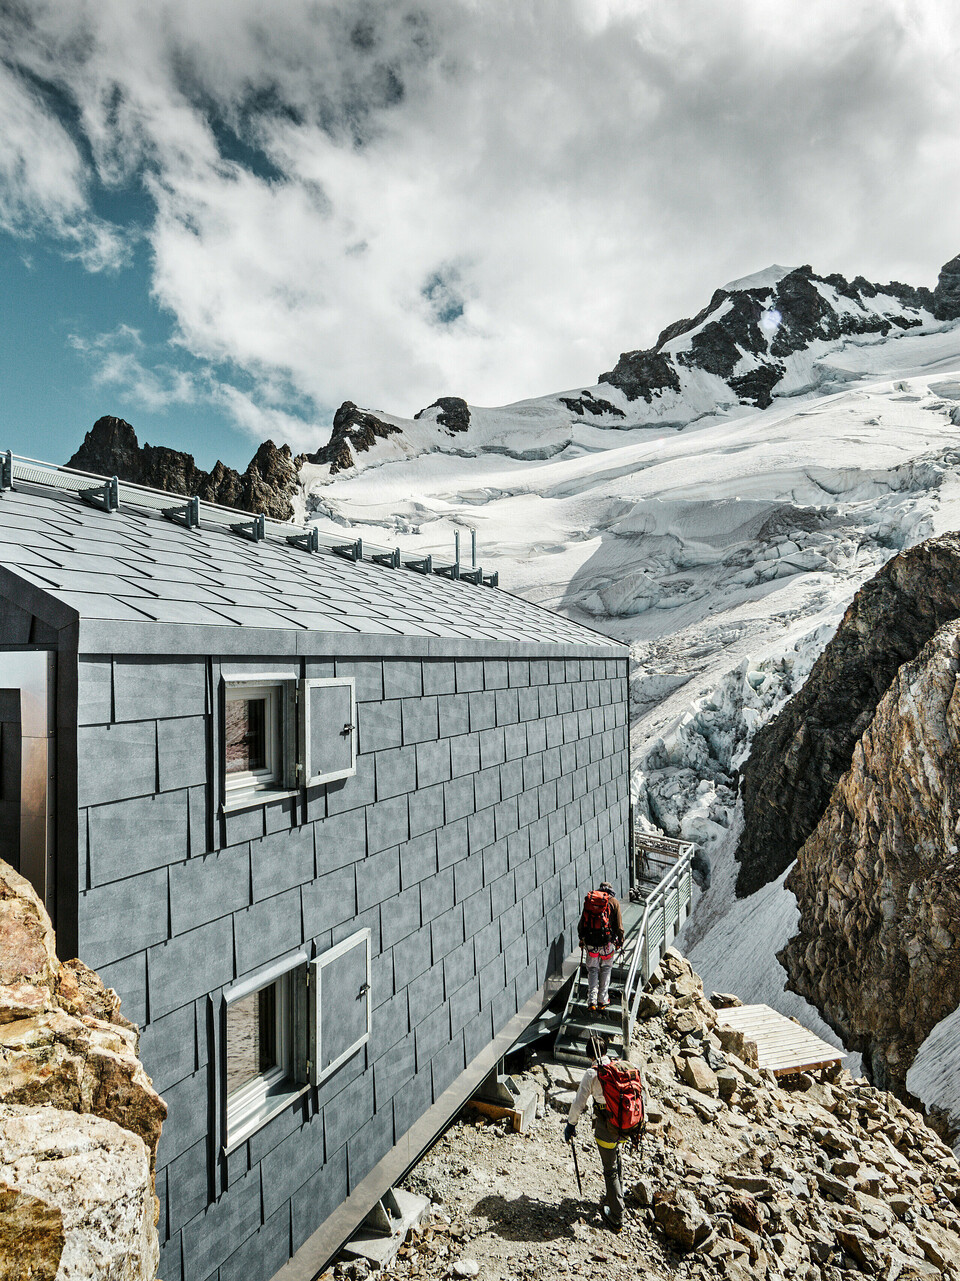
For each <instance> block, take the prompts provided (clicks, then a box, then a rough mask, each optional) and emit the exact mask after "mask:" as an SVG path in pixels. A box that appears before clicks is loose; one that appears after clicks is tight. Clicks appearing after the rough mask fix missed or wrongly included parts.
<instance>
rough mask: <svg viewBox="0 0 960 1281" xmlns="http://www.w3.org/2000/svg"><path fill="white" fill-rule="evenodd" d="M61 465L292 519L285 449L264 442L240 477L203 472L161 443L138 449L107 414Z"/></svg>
mask: <svg viewBox="0 0 960 1281" xmlns="http://www.w3.org/2000/svg"><path fill="white" fill-rule="evenodd" d="M67 466H68V467H75V468H77V469H78V470H79V471H89V472H93V473H95V474H96V475H98V476H118V477H119V478H120V480H126V481H129V482H130V483H131V484H135V485H146V486H148V487H149V488H151V489H160V490H163V491H165V492H168V493H172V494H183V495H184V496H186V497H193V496H197V497H199V498H202V499H203V500H204V501H205V502H210V503H219V504H221V505H222V506H224V507H237V508H239V509H240V510H241V511H249V512H263V513H264V515H266V516H271V517H273V518H274V519H275V520H290V519H291V518H292V517H293V504H292V502H291V501H290V500H291V498H292V497H293V495H294V494H296V493H297V491H298V489H299V478H298V475H297V467H296V464H295V462H294V459H293V458H292V456H291V453H290V446H289V445H281V446H279V447H278V446H277V445H275V444H274V443H273V441H272V440H267V441H264V443H263V444H262V445H260V447H259V448H258V449H257V452H256V454H255V455H254V457H253V459H252V461H251V462H250V463H249V465H248V466H247V469H246V471H244V472H243V473H242V474H241V473H240V472H238V471H235V470H234V469H233V468H232V467H227V466H226V465H225V464H224V463H222V462H220V461H217V462H216V463H215V464H214V466H213V468H212V469H211V470H210V471H209V472H206V471H204V470H203V469H202V468H201V467H198V466H197V464H196V462H195V461H194V458H193V455H192V454H187V453H184V452H182V451H180V450H177V449H168V448H166V446H164V445H150V444H144V445H141V444H140V442H139V441H138V440H137V434H136V432H135V431H134V429H133V427H132V426H131V425H130V423H128V422H126V421H125V420H124V419H123V418H114V417H112V416H111V415H105V416H104V417H103V418H98V419H97V421H96V422H95V423H94V424H93V427H92V428H91V429H90V431H88V432H87V434H86V435H85V436H84V438H83V444H82V445H81V446H80V448H79V449H78V450H77V452H76V453H75V454H74V455H73V457H72V458H71V459H70V460H69V461H68V463H67Z"/></svg>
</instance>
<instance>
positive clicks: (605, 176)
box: [0, 0, 960, 466]
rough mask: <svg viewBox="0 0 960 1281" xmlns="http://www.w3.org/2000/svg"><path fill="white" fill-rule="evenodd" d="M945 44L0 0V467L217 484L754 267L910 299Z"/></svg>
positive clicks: (341, 9)
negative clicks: (139, 445)
mask: <svg viewBox="0 0 960 1281" xmlns="http://www.w3.org/2000/svg"><path fill="white" fill-rule="evenodd" d="M265 15H268V16H267V17H265ZM958 51H960V11H958V10H957V7H956V6H955V5H953V4H952V3H946V0H944V2H943V3H939V2H938V0H928V2H927V3H924V4H919V3H916V0H873V2H872V3H860V0H846V2H845V3H844V4H843V5H840V6H837V5H836V4H834V3H825V2H824V0H781V2H780V3H778V4H776V5H770V4H769V3H766V2H764V3H761V2H760V0H729V3H724V4H721V5H717V4H716V3H714V0H681V2H680V3H670V4H667V3H665V2H664V0H525V3H524V4H523V5H516V4H515V3H510V2H508V0H470V2H469V3H468V0H417V2H416V3H408V2H407V0H391V2H390V3H388V4H383V3H372V2H368V0H348V3H346V4H344V3H338V4H334V3H331V2H329V0H319V2H317V0H285V3H284V4H282V5H279V6H275V7H273V8H272V9H269V10H267V9H265V8H264V6H263V5H262V3H261V2H260V0H205V2H204V3H203V4H200V5H198V4H197V3H196V0H151V3H149V4H147V3H146V2H145V0H96V2H94V0H73V2H72V3H71V4H69V5H63V4H62V3H58V2H57V0H31V3H30V4H29V5H27V6H21V5H17V4H15V3H12V2H11V0H0V299H2V308H0V403H2V407H3V432H2V433H0V436H2V439H0V446H2V447H11V448H13V449H14V450H16V451H18V452H23V453H33V454H35V455H38V456H40V457H46V458H52V459H64V458H66V457H67V456H69V454H70V453H72V452H73V450H74V449H75V448H76V446H77V445H78V444H79V441H80V439H81V438H82V435H83V433H84V431H86V430H87V429H88V428H89V427H90V426H91V425H92V423H93V421H94V420H95V419H96V418H97V417H99V416H100V415H101V414H105V413H111V414H118V415H120V416H122V417H125V418H127V419H128V420H129V421H130V422H132V423H133V424H134V426H135V427H136V429H137V432H138V434H139V437H140V439H141V440H149V441H151V442H152V443H162V444H168V445H172V446H174V447H178V448H184V449H189V450H190V451H191V452H193V453H194V454H195V455H196V456H197V457H198V460H199V461H200V462H201V463H202V464H204V465H207V466H209V465H210V464H212V462H213V461H214V460H215V459H216V458H217V457H222V458H223V459H224V460H225V461H227V462H229V463H231V464H233V465H237V466H243V465H245V463H246V462H247V461H248V459H249V457H250V456H251V454H252V452H253V450H254V448H255V447H256V445H257V443H259V441H260V440H262V439H264V438H266V437H268V436H269V437H272V438H273V439H275V440H277V441H284V440H285V441H288V442H289V443H290V444H291V445H292V446H293V447H294V449H302V448H315V447H316V446H317V445H318V444H320V443H322V442H323V441H324V440H325V439H326V438H327V435H328V433H329V425H330V422H331V420H332V415H333V412H334V410H335V409H336V407H337V405H339V404H340V403H341V401H343V400H345V399H351V400H354V401H356V402H357V403H359V404H361V405H363V406H365V407H367V408H371V409H381V410H386V411H388V412H389V411H392V412H395V413H399V414H405V415H410V414H413V413H414V412H416V410H418V409H419V408H421V407H423V406H424V405H427V404H429V403H431V402H432V401H433V400H434V399H435V398H436V397H437V396H440V395H462V396H464V397H465V398H466V399H468V400H469V401H470V402H471V403H473V404H503V403H508V402H510V401H512V400H516V399H520V398H523V397H527V396H536V395H543V394H546V393H548V392H554V391H564V390H567V389H570V388H576V387H578V386H585V385H589V384H591V383H593V382H594V381H595V380H596V378H597V375H598V374H599V372H600V371H601V370H603V369H609V368H612V366H613V364H614V363H615V361H616V359H617V356H618V354H619V352H621V351H623V350H629V349H631V348H636V347H639V346H644V345H648V344H650V343H651V342H652V341H653V340H654V339H655V337H656V334H657V332H658V331H659V329H660V328H662V327H663V326H664V325H665V324H667V323H669V322H671V321H673V320H675V319H677V318H678V317H679V316H682V315H691V314H693V313H694V312H695V311H697V310H698V309H699V308H700V307H701V306H702V305H703V304H704V303H705V302H706V300H707V299H708V298H709V296H710V294H711V293H712V291H713V289H714V288H715V287H716V286H718V285H721V284H723V283H724V282H725V281H726V280H729V279H732V278H735V277H738V276H742V275H745V274H747V273H749V272H752V271H755V270H757V269H759V268H762V267H764V266H766V265H767V264H768V263H770V262H775V261H776V262H783V263H787V264H799V263H803V262H809V263H811V264H812V265H813V266H814V267H815V268H816V269H817V270H818V271H820V272H824V273H825V272H830V271H842V272H844V273H845V274H847V275H848V276H852V275H854V274H856V273H858V272H859V273H862V274H864V275H866V276H867V277H869V278H871V279H875V280H881V281H884V280H888V279H891V278H894V279H901V280H906V281H909V282H911V283H914V284H928V285H932V284H934V283H935V280H936V275H937V271H938V269H939V267H940V265H941V264H942V263H943V262H944V261H946V260H947V259H948V258H951V257H953V256H954V254H956V253H957V252H958V251H960V225H958V220H957V218H956V215H955V213H954V210H955V208H956V207H957V196H958V194H960V145H958V143H960V136H958V135H960V89H958V86H957V77H956V75H955V67H956V65H957V54H958Z"/></svg>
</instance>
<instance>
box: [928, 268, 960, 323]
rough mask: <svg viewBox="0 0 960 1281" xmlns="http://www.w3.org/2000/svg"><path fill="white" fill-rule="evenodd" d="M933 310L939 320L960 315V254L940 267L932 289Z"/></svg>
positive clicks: (953, 318)
mask: <svg viewBox="0 0 960 1281" xmlns="http://www.w3.org/2000/svg"><path fill="white" fill-rule="evenodd" d="M933 312H934V315H935V316H936V317H937V318H938V319H939V320H956V319H957V317H958V316H960V254H957V256H956V258H951V259H950V261H949V262H948V263H944V265H943V266H942V267H941V268H940V278H939V280H938V281H937V287H936V289H934V291H933Z"/></svg>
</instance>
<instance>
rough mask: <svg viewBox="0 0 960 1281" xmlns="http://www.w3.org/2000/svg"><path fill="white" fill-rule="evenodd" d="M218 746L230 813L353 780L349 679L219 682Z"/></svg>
mask: <svg viewBox="0 0 960 1281" xmlns="http://www.w3.org/2000/svg"><path fill="white" fill-rule="evenodd" d="M298 710H299V715H297V712H298ZM222 747H223V771H224V788H223V794H224V802H225V805H226V807H227V808H228V809H230V808H241V807H243V806H249V805H252V804H256V803H257V802H258V801H263V800H265V799H268V798H267V797H265V796H264V795H263V793H274V794H276V793H278V792H289V791H292V790H293V789H294V788H295V787H297V786H300V787H318V786H320V785H321V784H324V783H330V782H333V781H334V780H335V779H341V778H347V777H349V776H350V775H351V774H355V773H356V772H357V728H356V699H355V693H354V682H353V680H352V679H349V678H340V679H337V680H334V679H328V678H316V679H311V680H302V681H296V680H293V679H286V678H285V679H279V678H278V679H270V677H268V676H264V675H258V676H251V677H249V678H247V679H235V680H225V681H224V684H223V744H222Z"/></svg>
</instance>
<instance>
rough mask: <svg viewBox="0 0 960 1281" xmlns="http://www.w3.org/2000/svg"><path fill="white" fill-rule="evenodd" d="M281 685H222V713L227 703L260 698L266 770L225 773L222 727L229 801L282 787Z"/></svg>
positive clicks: (254, 682) (230, 682)
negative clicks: (248, 793) (249, 793)
mask: <svg viewBox="0 0 960 1281" xmlns="http://www.w3.org/2000/svg"><path fill="white" fill-rule="evenodd" d="M283 693H284V690H283V681H267V680H263V681H256V680H254V681H225V682H224V700H223V701H224V712H226V706H227V704H228V703H238V702H243V701H246V700H248V699H257V698H262V699H263V700H264V702H265V704H266V707H265V709H264V723H265V741H264V756H265V758H266V762H267V763H266V766H265V767H264V768H263V769H258V770H243V771H242V772H241V773H237V774H228V773H227V772H226V727H224V775H223V780H224V791H225V792H226V795H227V799H228V800H229V799H230V798H231V796H232V795H235V794H237V793H241V792H264V791H268V790H269V791H276V790H277V789H278V788H280V787H282V786H283V726H282V723H281V718H282V715H283Z"/></svg>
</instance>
